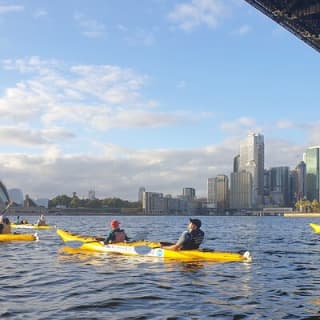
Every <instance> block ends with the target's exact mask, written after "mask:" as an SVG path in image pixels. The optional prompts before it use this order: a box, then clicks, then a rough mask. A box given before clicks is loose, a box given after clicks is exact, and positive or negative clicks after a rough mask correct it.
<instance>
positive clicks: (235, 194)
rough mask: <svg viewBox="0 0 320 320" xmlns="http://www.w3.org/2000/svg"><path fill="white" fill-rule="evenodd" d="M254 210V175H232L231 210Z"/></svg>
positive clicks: (242, 172) (238, 173) (243, 173)
mask: <svg viewBox="0 0 320 320" xmlns="http://www.w3.org/2000/svg"><path fill="white" fill-rule="evenodd" d="M251 208H252V175H251V173H250V172H247V171H244V170H243V171H240V172H232V173H231V175H230V209H236V210H240V209H251Z"/></svg>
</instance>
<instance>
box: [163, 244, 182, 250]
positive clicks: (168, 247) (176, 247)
mask: <svg viewBox="0 0 320 320" xmlns="http://www.w3.org/2000/svg"><path fill="white" fill-rule="evenodd" d="M161 248H162V249H167V250H174V251H178V250H180V249H181V245H180V244H178V243H176V244H172V245H171V246H164V245H161Z"/></svg>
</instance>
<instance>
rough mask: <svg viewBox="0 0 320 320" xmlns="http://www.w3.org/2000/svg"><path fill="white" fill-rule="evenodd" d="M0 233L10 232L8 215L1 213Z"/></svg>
mask: <svg viewBox="0 0 320 320" xmlns="http://www.w3.org/2000/svg"><path fill="white" fill-rule="evenodd" d="M0 233H1V234H9V233H11V226H10V220H9V218H8V217H6V216H3V215H1V216H0Z"/></svg>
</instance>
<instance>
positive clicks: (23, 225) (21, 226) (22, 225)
mask: <svg viewBox="0 0 320 320" xmlns="http://www.w3.org/2000/svg"><path fill="white" fill-rule="evenodd" d="M10 225H11V228H15V229H43V230H49V229H54V228H55V227H56V226H50V225H42V226H41V225H40V226H38V225H37V224H31V223H18V224H17V223H11V224H10Z"/></svg>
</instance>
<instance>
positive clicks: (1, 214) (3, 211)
mask: <svg viewBox="0 0 320 320" xmlns="http://www.w3.org/2000/svg"><path fill="white" fill-rule="evenodd" d="M11 205H12V202H9V203H8V205H7V206H6V207H5V208H4V209H3V210H2V211H1V212H0V216H3V215H4V214H5V213H6V212H7V211H8V209H9V208H10V207H11Z"/></svg>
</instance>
